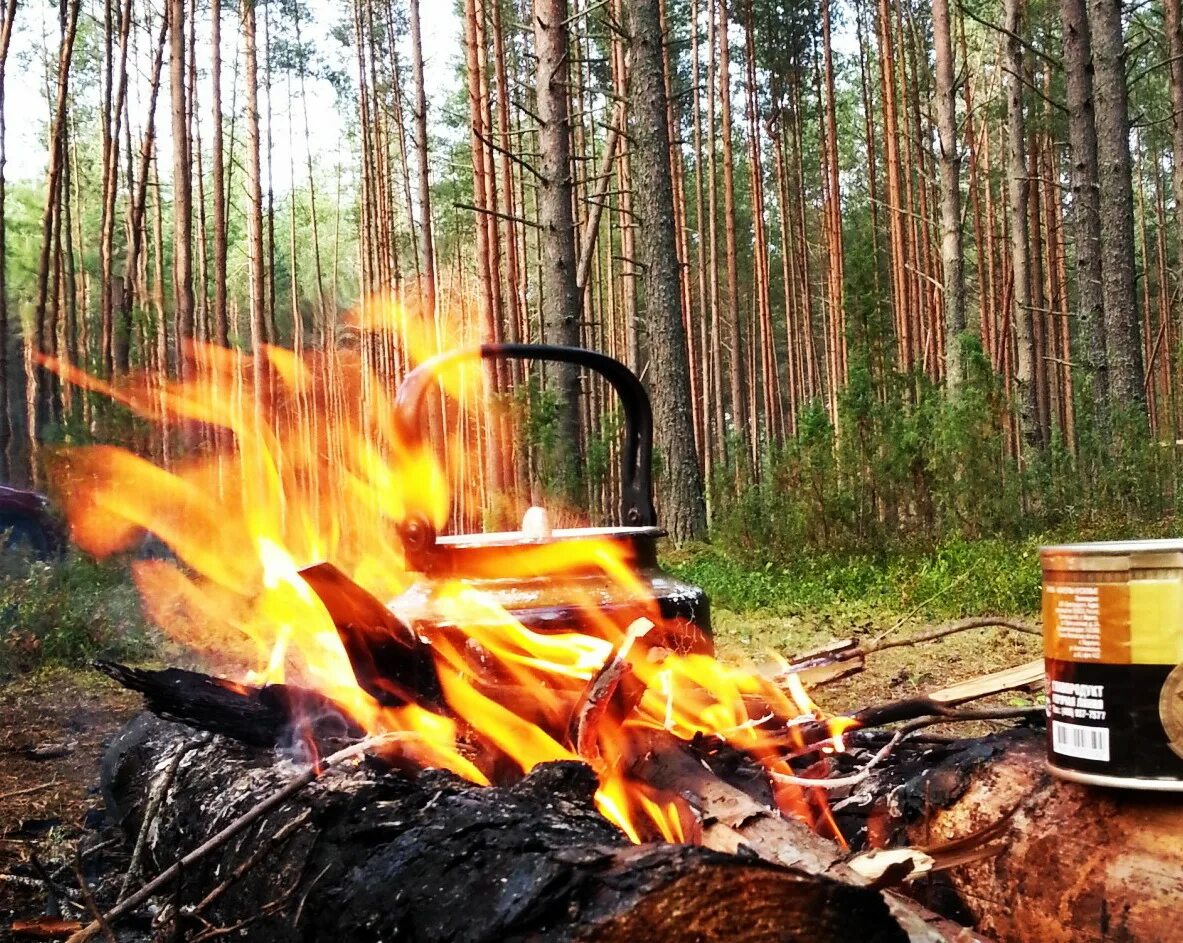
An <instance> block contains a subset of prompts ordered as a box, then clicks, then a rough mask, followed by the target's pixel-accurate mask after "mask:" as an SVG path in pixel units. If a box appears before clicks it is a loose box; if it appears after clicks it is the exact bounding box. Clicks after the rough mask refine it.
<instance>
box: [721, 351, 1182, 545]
mask: <svg viewBox="0 0 1183 943" xmlns="http://www.w3.org/2000/svg"><path fill="white" fill-rule="evenodd" d="M963 344H964V353H965V361H966V364H967V379H966V381H965V383H964V385H963V386H962V388H961V389H959V390H958V391H957V393H956V394H953V395H950V394H948V393H947V392H946V391H945V390H944V389H942V388H940V387H937V386H934V385H933V384H932V383H930V382H929V381H927V380H926V379H925V378H924V377H923V376H901V375H898V374H887V375H886V376H884V377H878V378H876V377H875V376H874V375H873V373H872V370H871V367H870V364H869V363H868V362H867V361H866V359H857V358H852V363H851V370H850V382H849V384H848V386H847V387H846V389H845V390H844V391H843V393H842V395H841V398H840V401H839V407H838V422H837V424H836V425H834V424H832V423H831V422H830V420H829V417H828V415H827V413H826V411H825V409H824V408H823V406H822V404H820V403H814V404H811V405H809V406H807V407H806V408H805V409H803V410H802V412H801V413H800V415H799V416H798V429H797V434H796V436H794V437H793V438H791V439H789V440H788V441H786V442H785V443H784V445H783V446H781V447H779V448H777V449H776V450H774V451H772V452H770V453H769V454H768V456H767V458H766V460H765V461H764V463H763V467H762V468H761V469H760V475H759V476H758V477H757V478H756V479H755V480H754V481H753V480H752V477H751V475H750V474H749V470H748V469H747V468H746V467H744V466H742V465H741V466H739V467H732V468H723V469H718V470H717V473H716V474H715V475H714V476H713V481H714V485H715V490H714V493H713V495H712V497H713V499H714V508H715V536H716V537H717V538H718V540H719V541H720V543H721V544H722V545H723V546H724V547H726V548H728V549H729V550H731V551H733V552H735V553H737V554H739V555H740V556H745V555H751V556H755V557H758V558H759V559H761V560H767V559H769V558H771V559H774V560H784V559H790V558H792V557H793V556H794V555H795V554H797V553H799V552H800V551H801V548H803V547H808V548H811V549H814V550H818V551H824V552H831V553H834V552H845V553H851V552H861V553H868V552H869V553H880V552H885V551H887V550H891V549H893V548H898V547H899V546H901V545H902V544H904V543H915V544H918V545H922V546H929V547H933V546H937V545H939V544H940V543H941V542H943V541H947V540H952V539H967V540H975V539H982V538H989V537H1000V538H1009V539H1012V540H1022V539H1025V538H1027V537H1030V536H1031V535H1033V534H1039V533H1045V532H1050V531H1056V532H1063V533H1067V534H1069V535H1071V534H1074V533H1091V532H1095V531H1098V530H1105V531H1107V532H1109V531H1112V530H1113V529H1114V525H1115V524H1119V525H1120V526H1118V527H1117V529H1118V530H1119V531H1120V532H1121V535H1125V534H1131V535H1137V534H1143V533H1146V532H1147V531H1148V529H1157V528H1159V527H1160V526H1161V525H1160V523H1159V522H1160V521H1162V520H1163V519H1164V517H1165V518H1168V519H1169V518H1172V517H1173V515H1174V513H1175V510H1176V503H1177V501H1178V496H1179V487H1178V484H1179V483H1178V480H1177V479H1178V476H1177V472H1176V468H1177V465H1178V462H1177V456H1176V454H1175V453H1176V451H1177V447H1176V446H1175V445H1174V444H1173V443H1170V442H1167V443H1163V442H1159V441H1156V440H1154V439H1153V438H1152V437H1151V436H1150V435H1149V433H1148V430H1147V428H1146V424H1145V421H1144V420H1141V419H1140V418H1138V417H1136V416H1131V415H1123V414H1114V415H1111V416H1110V417H1109V418H1108V422H1107V425H1106V429H1105V431H1104V432H1103V433H1101V432H1099V431H1098V430H1096V429H1094V428H1091V427H1090V426H1087V425H1086V426H1085V427H1082V428H1081V429H1079V430H1078V434H1077V437H1076V449H1075V451H1072V450H1070V449H1069V448H1068V447H1067V445H1066V443H1065V441H1064V439H1063V437H1062V436H1061V435H1060V434H1059V432H1058V430H1057V432H1056V434H1055V435H1054V436H1053V438H1052V441H1051V442H1050V443H1049V444H1048V446H1047V447H1046V448H1044V449H1037V450H1029V451H1026V452H1025V453H1024V454H1023V456H1022V459H1021V461H1016V460H1015V459H1014V458H1013V457H1012V456H1011V455H1010V450H1009V449H1008V440H1009V437H1010V435H1011V431H1010V425H1009V416H1008V406H1007V398H1006V391H1005V390H1004V389H1003V388H1002V386H1001V383H1000V381H999V380H998V378H997V376H996V375H995V374H994V373H993V372H992V371H991V369H990V365H989V363H988V362H987V360H986V358H985V357H984V355H983V354H982V350H981V347H980V346H979V344H978V342H977V340H976V339H975V338H972V337H968V336H967V337H965V338H963ZM1077 412H1078V414H1081V415H1083V414H1085V413H1087V412H1088V410H1087V409H1085V408H1080V409H1078V410H1077ZM737 483H738V484H737Z"/></svg>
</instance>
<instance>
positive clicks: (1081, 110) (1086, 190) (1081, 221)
mask: <svg viewBox="0 0 1183 943" xmlns="http://www.w3.org/2000/svg"><path fill="white" fill-rule="evenodd" d="M1060 19H1061V24H1062V31H1063V41H1064V77H1065V78H1064V81H1065V90H1066V93H1067V105H1068V154H1069V160H1068V163H1069V185H1070V187H1071V189H1072V231H1073V241H1074V242H1075V245H1076V273H1075V274H1076V279H1075V281H1076V291H1077V304H1078V305H1079V318H1080V324H1081V333H1082V334H1083V339H1084V343H1083V344H1082V345H1081V361H1082V365H1083V367H1084V373H1085V377H1086V381H1087V382H1088V384H1089V386H1090V387H1091V393H1092V402H1093V419H1094V423H1095V425H1096V426H1097V427H1098V428H1099V429H1102V428H1104V425H1105V417H1106V415H1107V411H1108V407H1109V359H1108V357H1109V355H1108V345H1107V344H1106V341H1105V314H1104V308H1103V305H1102V300H1101V206H1100V193H1099V189H1098V183H1097V128H1096V124H1095V123H1094V120H1093V70H1092V44H1091V38H1090V30H1089V21H1088V13H1087V10H1086V7H1085V0H1060Z"/></svg>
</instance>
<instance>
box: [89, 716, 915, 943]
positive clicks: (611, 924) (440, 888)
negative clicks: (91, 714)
mask: <svg viewBox="0 0 1183 943" xmlns="http://www.w3.org/2000/svg"><path fill="white" fill-rule="evenodd" d="M191 739H192V735H191V733H190V732H189V731H187V730H185V729H184V728H182V727H179V726H177V725H175V724H171V723H167V722H164V721H160V720H156V719H154V718H146V717H143V718H140V719H138V720H137V721H136V722H133V724H132V725H131V726H130V727H129V728H128V729H127V730H126V731H125V733H124V734H123V735H122V736H121V737H120V739H119V740H118V741H117V742H116V743H115V744H114V745H113V746H112V749H111V752H110V754H109V756H108V759H107V762H106V763H105V770H104V780H105V782H104V786H105V789H106V791H107V794H108V797H109V801H110V802H111V804H112V808H113V811H114V812H115V813H116V814H117V815H118V817H119V819H120V822H121V825H122V827H123V828H124V830H125V832H126V834H127V836H128V837H129V839H132V840H134V839H135V837H136V836H138V835H139V834H140V833H141V832H142V831H143V829H144V825H145V823H144V818H145V815H146V812H147V807H148V802H149V796H150V795H151V794H152V792H153V784H154V782H155V781H156V779H157V777H158V776H159V775H160V772H161V770H162V769H163V768H165V767H167V766H168V765H169V763H170V758H171V757H172V756H173V755H174V754H175V753H176V752H177V751H179V750H182V749H184V750H186V751H187V752H186V755H185V756H184V757H183V758H182V759H181V761H180V762H179V763H178V764H176V767H175V772H174V781H173V783H172V789H171V798H170V800H169V801H168V802H165V803H163V804H161V805H160V807H159V809H158V811H157V818H156V820H155V822H154V823H150V824H151V827H150V828H149V829H148V830H147V833H146V834H147V835H148V838H147V849H146V857H147V859H148V861H150V863H151V864H150V867H151V868H152V869H157V870H160V869H163V868H165V867H166V866H167V865H168V864H169V863H170V862H172V861H174V860H175V859H176V858H178V857H179V856H180V855H181V854H183V853H185V852H187V851H189V850H190V849H191V848H194V847H196V846H198V845H200V844H201V843H202V842H205V841H207V840H208V839H209V838H210V836H211V835H214V834H215V833H216V832H218V831H219V829H221V828H222V827H223V826H225V825H226V823H227V822H228V821H230V820H232V819H235V818H236V817H239V816H241V814H242V813H243V812H244V810H248V809H251V808H252V807H253V806H255V805H257V804H258V803H259V802H260V801H261V800H262V799H264V798H265V797H267V796H269V795H272V794H274V793H275V792H276V791H277V790H278V789H281V788H282V787H283V785H284V783H285V782H286V781H289V780H290V779H291V777H292V767H291V764H290V762H285V761H284V760H282V759H280V760H279V761H277V759H276V756H275V754H274V752H273V751H271V750H263V749H260V748H257V747H250V746H247V745H245V744H242V743H237V742H234V741H231V740H228V739H226V738H213V739H212V740H210V741H209V742H208V743H204V744H201V745H199V746H197V747H196V748H194V747H193V745H192V743H191V742H190V741H191ZM595 786H596V780H595V777H594V775H593V774H592V772H591V771H590V769H589V768H588V767H586V766H584V765H583V764H580V763H570V762H565V763H553V764H544V765H542V766H540V767H538V768H536V769H535V770H534V771H533V772H532V773H531V774H529V775H528V776H526V777H525V778H524V779H522V780H521V781H520V782H518V783H517V784H515V785H513V786H510V787H489V788H481V787H475V786H473V785H471V784H469V783H466V782H464V781H462V780H460V779H459V778H458V777H456V776H454V775H452V774H450V773H445V772H442V771H433V770H428V771H425V772H423V773H422V774H421V775H419V776H418V777H417V778H416V779H414V780H412V779H410V778H408V777H405V776H402V775H392V774H390V773H389V772H387V771H386V770H385V769H383V768H382V767H381V766H380V765H378V764H375V763H373V762H367V763H363V764H360V765H357V766H355V767H353V768H350V769H347V770H342V771H338V772H336V773H335V774H326V775H325V776H323V777H321V778H318V779H315V780H314V781H313V782H311V783H310V784H309V785H308V786H307V787H306V788H304V789H302V790H300V791H299V792H297V793H294V794H293V795H291V796H290V797H289V798H288V800H287V801H286V802H284V803H283V804H281V805H278V806H277V807H275V808H273V809H271V810H270V811H269V812H267V813H266V814H263V815H260V816H259V817H258V818H257V820H255V821H253V822H251V823H250V824H249V826H247V827H246V828H244V829H243V830H242V831H240V832H239V833H238V834H237V835H235V836H233V837H232V838H230V839H228V840H227V841H226V842H225V843H224V844H222V845H221V846H220V847H217V848H214V849H212V850H211V851H210V852H209V854H208V855H207V856H206V857H204V858H203V859H201V860H198V861H194V862H192V863H191V864H190V865H189V866H188V867H186V868H185V869H183V870H182V871H181V873H180V874H178V876H177V878H176V880H175V882H171V883H170V885H169V886H167V887H165V888H163V889H162V890H161V894H160V896H159V898H158V900H160V901H161V902H162V905H163V906H162V910H161V912H160V913H159V914H158V918H157V921H158V923H164V924H165V925H169V924H171V925H173V926H176V927H177V928H178V929H179V938H184V939H190V940H193V939H200V938H209V937H211V936H214V935H223V934H224V932H225V931H226V930H227V928H239V929H241V930H242V931H244V932H247V933H249V937H250V939H251V940H253V941H259V943H266V941H269V940H276V941H279V940H283V941H290V940H321V939H342V938H343V939H351V940H358V941H361V940H390V939H412V940H471V941H484V940H489V941H493V940H515V939H527V938H529V939H535V940H568V939H576V938H578V939H580V940H596V941H626V940H636V939H662V940H672V941H678V940H711V939H714V940H739V941H760V940H770V941H771V940H777V941H793V940H810V941H813V943H825V941H831V940H832V941H845V940H851V939H859V940H867V941H877V943H878V941H882V943H888V941H892V943H894V941H906V940H908V936H907V935H906V934H905V933H904V932H903V931H902V930H901V929H900V927H899V925H898V924H897V923H896V921H895V920H894V919H893V918H892V916H891V915H890V913H889V911H888V908H887V906H886V905H885V903H884V901H883V899H882V898H881V897H880V896H879V894H878V893H876V892H875V891H873V890H870V889H868V888H863V887H857V886H852V885H849V884H844V883H842V882H839V881H835V880H832V879H829V878H825V877H821V876H817V875H809V874H805V873H803V872H799V871H792V870H789V869H785V868H780V867H775V866H772V865H769V864H767V863H765V862H763V861H760V860H759V859H757V858H755V857H754V856H751V855H748V856H739V855H726V854H721V853H719V852H715V851H711V850H708V849H705V848H698V847H692V846H687V845H641V846H634V845H631V844H629V843H628V842H627V841H626V839H625V838H624V836H623V835H622V834H621V833H620V832H619V831H618V830H617V829H615V828H614V827H613V826H612V825H611V824H610V823H608V822H607V821H606V820H605V819H603V818H602V817H601V816H600V815H599V814H598V813H596V811H595V809H594V806H593V804H592V797H593V793H594V790H595ZM293 823H295V824H293Z"/></svg>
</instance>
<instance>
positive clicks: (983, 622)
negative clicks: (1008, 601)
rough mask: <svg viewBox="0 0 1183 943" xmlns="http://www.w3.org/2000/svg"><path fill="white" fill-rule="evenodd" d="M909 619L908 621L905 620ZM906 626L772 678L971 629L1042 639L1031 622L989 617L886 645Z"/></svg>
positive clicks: (807, 658)
mask: <svg viewBox="0 0 1183 943" xmlns="http://www.w3.org/2000/svg"><path fill="white" fill-rule="evenodd" d="M905 618H906V617H905ZM902 624H903V622H902V621H901V622H899V623H897V624H896V625H895V626H892V628H890V629H888V630H887V631H885V632H883V633H882V634H881V635H879V636H877V637H876V638H873V639H871V641H869V642H863V643H862V644H859V645H849V644H848V643H846V642H842V643H838V645H846V647H844V648H843V647H838V645H835V646H833V647H832V648H831V649H830V650H826V649H821V650H819V651H818V652H815V653H813V654H810V655H804V656H802V657H800V658H799V659H798V660H797V661H795V662H791V663H790V664H789V665H788V666H787V667H785V668H778V670H777V671H776V672H775V674H773V675H772V676H771V678H772V681H773V682H776V683H779V682H781V681H784V679H785V678H786V677H787V676H788V675H791V674H796V673H797V672H799V671H802V670H804V669H807V668H822V667H825V666H826V665H832V664H837V663H838V662H843V661H856V660H857V659H859V658H863V657H865V656H867V655H871V654H874V653H875V652H882V651H886V650H887V649H890V648H906V647H909V646H912V645H922V644H923V643H925V642H932V641H935V640H936V639H941V638H945V637H946V636H949V635H956V634H957V633H958V632H968V631H969V630H971V629H984V628H992V627H998V628H1003V629H1011V630H1012V631H1015V632H1022V633H1023V634H1025V635H1042V634H1043V633H1042V631H1041V630H1040V629H1038V628H1037V627H1036V626H1033V625H1031V624H1030V623H1027V622H1020V621H1018V620H1015V619H1003V618H998V617H994V616H985V617H982V618H975V619H961V620H959V621H957V622H947V623H945V624H943V625H939V626H937V627H936V628H933V629H930V630H929V631H928V632H920V633H917V634H916V635H910V636H908V637H907V638H901V639H894V640H892V641H889V642H885V641H883V639H884V638H886V637H887V636H888V635H890V634H891V633H892V632H893V631H894V630H895V629H896V628H898V627H899V625H902Z"/></svg>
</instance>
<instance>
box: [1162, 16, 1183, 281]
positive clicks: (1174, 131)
mask: <svg viewBox="0 0 1183 943" xmlns="http://www.w3.org/2000/svg"><path fill="white" fill-rule="evenodd" d="M1163 14H1164V18H1165V20H1166V22H1165V24H1164V26H1165V28H1166V34H1167V56H1168V58H1169V61H1170V64H1171V69H1170V81H1169V85H1170V91H1171V189H1172V191H1173V193H1174V196H1175V238H1176V240H1177V246H1176V252H1177V257H1176V260H1175V266H1176V275H1175V281H1176V284H1177V285H1183V16H1181V15H1180V8H1179V0H1163ZM1176 290H1178V289H1176Z"/></svg>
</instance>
